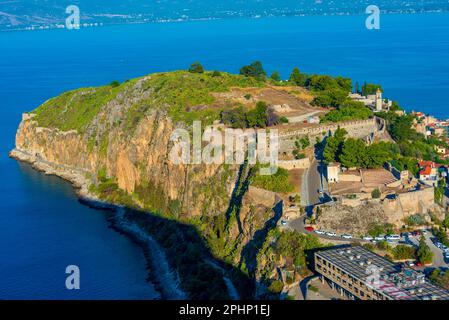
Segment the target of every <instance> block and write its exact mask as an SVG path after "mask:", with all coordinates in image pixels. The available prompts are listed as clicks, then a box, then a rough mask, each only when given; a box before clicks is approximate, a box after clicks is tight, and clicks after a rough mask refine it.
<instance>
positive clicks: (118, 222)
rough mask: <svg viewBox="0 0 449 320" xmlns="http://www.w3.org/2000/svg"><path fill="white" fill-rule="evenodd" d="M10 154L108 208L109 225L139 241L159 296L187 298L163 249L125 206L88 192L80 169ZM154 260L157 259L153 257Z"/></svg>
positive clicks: (85, 200) (100, 207) (19, 153)
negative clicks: (128, 214) (126, 212)
mask: <svg viewBox="0 0 449 320" xmlns="http://www.w3.org/2000/svg"><path fill="white" fill-rule="evenodd" d="M9 156H10V157H11V158H13V159H16V160H18V161H22V162H25V163H28V164H30V165H31V166H32V167H33V168H34V169H36V170H38V171H41V172H43V173H44V174H47V175H54V176H57V177H60V178H62V179H64V180H66V181H69V182H70V183H71V184H72V185H73V187H74V188H75V190H76V193H77V195H78V197H79V201H80V202H81V203H82V204H84V205H86V206H88V207H90V208H92V209H96V210H109V211H111V212H113V213H114V215H113V217H112V219H109V222H110V223H111V227H112V228H113V229H114V230H115V231H116V232H118V233H120V234H122V235H125V236H127V237H128V238H129V239H131V240H132V241H133V242H134V243H135V244H137V245H139V246H140V247H141V248H142V250H143V252H144V255H145V259H146V261H147V271H148V273H149V277H148V279H147V280H148V281H149V282H151V283H152V284H153V285H154V287H155V289H156V290H157V291H158V293H159V294H160V299H169V300H180V299H186V298H187V297H186V294H185V293H184V292H183V291H182V290H181V289H180V288H179V279H177V277H175V274H176V272H175V270H172V269H171V268H170V266H169V265H168V262H167V260H166V257H165V253H164V251H163V249H162V248H161V247H160V246H159V245H158V243H157V242H156V241H155V240H154V239H153V238H152V237H151V235H149V234H148V233H147V232H145V231H144V230H143V229H141V228H140V227H139V226H138V225H137V224H133V223H132V222H131V221H128V220H127V219H126V218H125V217H124V210H125V209H124V208H123V207H121V206H118V205H115V204H111V203H106V202H104V201H101V200H100V199H98V198H97V197H96V196H95V195H93V194H92V193H90V192H89V185H90V181H89V179H87V178H86V176H85V174H83V173H82V172H80V171H79V170H75V169H71V168H67V167H64V166H59V165H55V164H52V163H49V162H47V161H43V160H40V159H38V158H37V157H36V156H33V155H31V154H29V153H27V152H24V151H21V150H18V149H14V150H12V151H11V152H10V153H9ZM156 260H157V261H156Z"/></svg>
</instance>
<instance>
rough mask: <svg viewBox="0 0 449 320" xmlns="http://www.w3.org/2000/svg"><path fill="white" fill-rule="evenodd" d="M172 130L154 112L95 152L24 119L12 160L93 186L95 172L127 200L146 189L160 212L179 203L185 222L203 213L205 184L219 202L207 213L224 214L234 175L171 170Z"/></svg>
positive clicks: (85, 141)
mask: <svg viewBox="0 0 449 320" xmlns="http://www.w3.org/2000/svg"><path fill="white" fill-rule="evenodd" d="M173 130H174V127H173V124H172V121H171V120H170V118H168V117H167V116H166V115H165V114H163V113H162V112H159V111H155V112H153V113H152V114H150V115H149V116H148V117H146V118H145V119H143V120H142V121H141V122H140V123H139V124H138V126H137V127H136V128H135V131H134V134H133V136H132V137H131V138H130V137H128V136H125V135H123V134H122V131H121V130H120V128H119V127H117V128H115V129H112V130H110V131H109V132H108V134H107V140H108V142H109V143H108V145H107V148H106V149H105V150H100V149H101V147H96V146H94V147H93V148H91V147H89V138H88V136H86V135H82V134H79V133H77V132H76V131H68V132H63V131H60V130H58V129H49V128H42V127H39V124H38V123H37V122H36V121H35V120H34V117H33V115H31V116H30V115H25V116H24V118H23V120H22V122H21V124H20V126H19V129H18V131H17V135H16V154H15V155H16V156H17V157H20V154H22V157H23V155H24V154H26V155H28V157H32V158H33V162H37V163H40V164H41V165H42V164H48V165H50V166H53V167H54V168H59V169H60V171H61V174H62V173H63V171H69V170H70V171H73V172H77V173H78V174H79V175H84V176H85V177H86V179H89V178H90V179H91V181H90V183H92V184H95V183H98V181H96V180H97V178H96V177H97V175H98V172H99V171H100V170H102V169H104V170H106V175H107V176H108V177H114V180H115V181H116V183H117V185H118V187H119V188H120V189H122V190H124V191H126V192H127V193H128V194H130V195H132V194H133V193H134V192H135V191H136V187H138V186H141V185H145V184H150V185H151V186H153V187H155V188H157V189H158V190H159V191H160V192H161V194H160V195H159V196H160V197H161V198H163V199H164V201H163V202H161V204H162V205H163V208H164V207H168V206H169V202H170V201H179V202H180V203H181V204H182V210H181V211H182V213H184V214H186V215H188V216H195V215H201V214H202V213H203V204H204V202H205V201H206V199H204V195H202V194H199V193H198V192H197V191H198V190H201V189H202V188H204V186H205V185H204V184H205V183H209V186H211V187H212V185H213V184H220V186H221V187H222V190H221V191H222V194H221V197H220V196H219V195H217V196H216V197H211V198H210V199H207V200H208V213H210V214H214V213H215V214H218V213H222V212H225V211H226V209H227V206H228V204H229V199H230V196H231V193H232V190H233V186H234V184H235V182H236V174H237V173H236V171H232V168H231V169H230V170H228V171H227V172H226V175H227V176H226V177H225V176H224V175H225V174H224V170H223V166H220V165H213V166H209V165H208V166H205V165H191V166H187V165H182V164H181V165H178V164H176V165H175V164H173V163H172V162H171V161H170V159H169V156H168V155H169V152H170V150H171V147H172V144H171V143H170V141H169V140H170V135H171V133H172V132H173ZM13 155H14V153H13ZM233 169H234V170H237V169H238V168H233ZM86 181H88V180H86ZM163 208H155V209H163Z"/></svg>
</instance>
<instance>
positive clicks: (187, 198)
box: [10, 72, 282, 299]
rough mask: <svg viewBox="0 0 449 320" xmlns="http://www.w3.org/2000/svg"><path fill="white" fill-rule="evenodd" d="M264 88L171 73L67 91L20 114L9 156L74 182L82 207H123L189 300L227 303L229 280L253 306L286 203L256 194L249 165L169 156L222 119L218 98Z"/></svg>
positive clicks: (227, 78) (229, 78)
mask: <svg viewBox="0 0 449 320" xmlns="http://www.w3.org/2000/svg"><path fill="white" fill-rule="evenodd" d="M260 86H263V84H262V83H261V82H260V81H258V80H255V79H251V78H245V77H241V76H235V75H228V74H222V75H221V76H220V77H212V76H210V75H195V74H190V73H187V72H174V73H167V74H155V75H151V76H147V77H143V78H139V79H134V80H130V81H126V82H125V83H123V84H121V85H112V84H111V85H109V86H105V87H99V88H83V89H78V90H74V91H70V92H67V93H64V94H62V95H60V96H58V97H56V98H53V99H50V100H48V101H47V102H45V103H44V104H43V105H42V106H40V107H39V108H37V109H36V110H34V111H32V112H30V113H26V114H24V115H23V119H22V122H21V123H20V125H19V128H18V130H17V134H16V148H15V149H14V150H13V151H12V152H11V153H10V155H11V156H12V157H14V158H16V159H19V160H22V161H26V162H29V163H31V164H32V165H33V166H34V167H35V168H36V169H39V170H41V171H44V172H45V173H47V174H54V175H57V176H60V177H62V178H64V179H67V180H69V181H71V182H72V183H73V184H74V185H75V186H76V187H77V188H78V189H79V194H80V196H81V198H83V199H87V200H100V201H104V202H105V203H112V204H116V205H119V206H121V207H124V208H126V210H128V213H127V218H130V219H133V221H134V223H135V225H136V226H140V227H141V228H142V229H144V230H147V231H148V232H149V233H150V234H152V235H153V236H154V238H155V240H156V241H158V242H159V243H160V244H161V245H162V247H163V248H164V249H165V250H166V252H167V256H168V259H169V262H170V265H171V267H172V268H173V271H174V273H175V274H178V276H179V277H180V282H181V284H180V285H181V288H182V289H183V290H184V291H185V292H187V294H188V296H189V297H191V298H194V299H204V298H229V297H230V295H231V294H230V293H229V292H230V290H229V278H231V280H232V281H233V282H234V283H235V284H236V287H237V290H238V291H239V296H240V297H242V298H245V297H246V298H251V297H254V296H255V290H256V289H255V285H256V280H257V279H258V278H260V270H258V262H257V259H256V258H257V257H256V255H257V252H258V251H259V248H260V247H261V246H262V245H264V244H265V243H266V241H267V236H268V234H269V232H270V231H271V230H273V229H274V228H275V227H276V224H277V222H278V220H279V218H280V215H281V212H282V208H281V207H279V204H281V205H282V202H280V199H279V198H277V197H276V196H275V194H274V193H272V195H271V196H269V197H268V198H267V197H266V196H265V194H264V196H260V191H257V190H256V189H254V188H253V189H251V188H249V186H250V183H251V176H252V168H251V167H250V166H248V165H247V164H246V163H245V164H243V165H226V164H222V165H205V164H196V165H183V164H174V163H172V162H171V161H170V158H169V152H170V150H171V148H172V145H173V144H172V142H170V136H171V134H172V132H173V131H174V130H175V129H177V128H187V129H189V127H190V125H191V121H192V120H195V119H198V120H201V121H202V122H203V123H204V124H212V122H213V121H215V120H217V119H218V118H219V112H220V109H219V108H218V107H217V106H220V104H222V103H223V102H220V101H217V100H216V99H215V98H214V97H213V95H211V93H212V92H214V93H215V92H224V91H227V90H229V88H230V87H238V88H245V87H252V88H257V87H260ZM148 213H151V215H150V214H148ZM173 222H176V223H173ZM186 226H188V227H186ZM186 228H187V229H186ZM196 233H198V236H194V235H193V234H196ZM265 246H266V244H265ZM211 258H214V259H217V261H219V262H220V267H219V268H217V266H216V265H214V264H213V263H210V261H211V260H210V259H211ZM187 265H188V267H186V266H187ZM223 270H226V273H225V274H223ZM195 277H196V278H195ZM191 278H195V280H196V281H195V282H194V283H193V282H192V279H191ZM212 279H215V280H214V281H213V284H211V281H212ZM226 288H228V289H226ZM257 290H258V291H260V289H257ZM231 291H235V289H233V290H231ZM234 295H235V294H234Z"/></svg>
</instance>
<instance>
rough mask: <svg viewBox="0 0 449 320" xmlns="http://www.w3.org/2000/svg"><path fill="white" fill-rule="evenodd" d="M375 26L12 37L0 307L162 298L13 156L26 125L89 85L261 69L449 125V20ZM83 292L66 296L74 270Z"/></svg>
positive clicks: (4, 95) (7, 49) (96, 228)
mask: <svg viewBox="0 0 449 320" xmlns="http://www.w3.org/2000/svg"><path fill="white" fill-rule="evenodd" d="M364 20H365V17H364V16H345V17H297V18H271V19H259V20H244V19H242V20H223V21H206V22H189V23H172V24H152V25H126V26H111V27H103V28H95V29H81V30H79V31H66V30H51V31H36V32H15V33H0V130H1V133H2V135H1V139H0V164H1V170H0V182H1V183H0V275H1V276H0V299H10V298H63V299H69V298H96V299H101V298H123V299H132V298H140V299H151V298H154V297H156V296H157V294H156V293H155V291H154V288H153V287H152V285H151V284H148V283H146V282H145V278H146V270H145V261H144V258H143V256H142V253H141V251H140V249H139V248H138V247H137V246H135V245H134V244H133V243H131V242H130V241H129V240H128V239H127V238H125V237H123V236H121V235H119V234H117V233H116V232H114V231H113V230H112V229H110V228H108V224H107V222H106V213H104V212H101V211H95V210H91V209H89V208H86V207H84V206H82V205H81V204H79V203H78V202H77V199H76V196H75V194H74V192H73V190H72V187H71V186H70V185H69V184H68V183H66V182H63V181H62V180H60V179H58V178H56V177H48V176H44V175H42V174H41V173H38V172H36V171H34V170H32V169H31V168H30V167H29V166H27V165H24V164H20V163H17V162H16V161H14V160H11V159H9V158H8V157H7V153H8V151H9V150H10V149H12V148H13V146H14V134H15V130H16V128H17V125H18V124H19V122H20V115H21V113H22V112H24V111H30V110H32V109H34V108H35V107H37V106H38V105H39V104H41V103H42V102H43V101H45V100H46V99H48V98H50V97H52V96H55V95H57V94H59V93H61V92H63V91H65V90H69V89H73V88H77V87H80V86H92V85H101V84H106V83H109V82H111V81H112V80H120V81H123V80H126V79H129V78H132V77H137V76H141V75H144V74H147V73H151V72H155V71H166V70H175V69H185V68H186V67H187V66H188V65H189V64H190V63H192V62H193V61H196V60H199V61H201V62H202V63H203V64H204V66H205V67H206V68H207V69H219V70H226V71H231V72H237V71H238V69H239V68H240V67H241V66H242V65H243V64H246V63H249V62H251V61H253V60H261V61H262V62H263V63H264V66H265V68H266V69H267V71H269V72H271V71H273V70H278V71H280V72H281V74H282V75H283V76H284V77H287V76H288V74H289V72H290V70H291V69H292V68H293V67H295V66H299V67H300V68H301V70H302V71H304V72H308V73H320V74H321V73H323V74H324V73H326V74H332V75H344V76H349V77H352V78H353V79H355V80H358V81H360V82H363V81H364V80H367V81H369V82H374V83H381V84H382V85H383V87H384V89H385V93H386V96H388V97H390V98H393V99H396V100H399V102H400V103H401V105H403V106H404V107H406V108H407V109H419V110H422V111H425V112H429V113H433V114H434V115H437V116H439V117H444V118H447V117H449V109H448V102H447V92H449V15H448V14H427V15H389V16H383V17H382V28H381V30H379V31H368V30H367V29H365V27H364V25H365V24H364ZM69 264H76V265H78V266H79V267H80V269H81V290H80V291H76V292H73V291H68V290H66V289H65V286H64V283H65V274H64V271H65V267H66V266H67V265H69Z"/></svg>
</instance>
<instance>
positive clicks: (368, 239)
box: [363, 236, 374, 241]
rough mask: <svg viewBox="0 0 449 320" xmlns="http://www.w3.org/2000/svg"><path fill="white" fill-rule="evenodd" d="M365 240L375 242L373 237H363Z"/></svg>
mask: <svg viewBox="0 0 449 320" xmlns="http://www.w3.org/2000/svg"><path fill="white" fill-rule="evenodd" d="M363 240H365V241H373V240H374V238H373V237H371V236H366V237H363Z"/></svg>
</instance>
